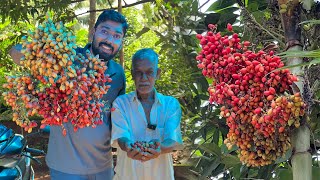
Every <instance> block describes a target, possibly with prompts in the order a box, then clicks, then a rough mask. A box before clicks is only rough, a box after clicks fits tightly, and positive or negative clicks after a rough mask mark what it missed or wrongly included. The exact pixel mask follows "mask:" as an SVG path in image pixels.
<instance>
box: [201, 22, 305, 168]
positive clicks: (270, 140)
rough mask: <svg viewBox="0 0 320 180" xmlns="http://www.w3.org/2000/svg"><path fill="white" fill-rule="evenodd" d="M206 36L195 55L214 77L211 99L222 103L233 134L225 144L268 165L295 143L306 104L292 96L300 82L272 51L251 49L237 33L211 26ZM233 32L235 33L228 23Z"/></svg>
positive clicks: (247, 159) (248, 158)
mask: <svg viewBox="0 0 320 180" xmlns="http://www.w3.org/2000/svg"><path fill="white" fill-rule="evenodd" d="M208 27H209V29H210V31H208V32H207V33H206V35H204V36H202V35H201V34H198V35H197V38H198V39H199V40H200V44H201V47H202V50H201V51H200V53H199V54H198V56H197V57H196V59H197V61H198V67H199V68H200V69H202V73H203V75H204V76H206V77H208V78H212V79H213V83H212V85H211V86H210V87H209V89H208V91H209V94H210V97H209V101H210V102H211V103H216V104H218V105H221V108H220V110H221V113H220V115H221V116H222V117H224V118H226V122H227V125H228V127H229V132H228V134H227V139H225V141H224V143H225V144H226V145H227V147H228V148H229V149H230V148H231V147H232V146H233V145H236V146H238V147H239V149H238V152H239V158H240V160H241V161H242V162H243V163H245V164H246V165H248V166H264V165H268V164H271V163H272V162H273V161H275V160H276V159H277V158H279V157H282V156H283V155H284V154H285V153H286V151H287V150H288V149H289V147H290V146H291V144H290V132H291V131H292V129H293V128H297V127H299V126H300V122H299V119H300V116H303V115H304V106H305V104H304V103H303V100H302V98H301V97H300V93H295V94H293V95H291V94H290V86H291V85H292V83H293V82H295V81H297V77H296V76H294V75H293V74H292V73H291V72H290V71H289V70H288V69H282V70H278V69H279V68H281V67H283V66H284V64H283V63H282V62H281V59H280V57H278V56H276V55H274V53H273V52H272V51H270V52H264V51H259V52H253V51H250V50H249V48H250V42H249V41H244V42H241V39H240V37H239V35H238V34H237V33H233V34H232V35H231V36H227V35H225V36H223V35H221V33H220V32H216V26H215V25H212V24H210V25H209V26H208ZM227 29H228V31H230V32H233V29H232V26H231V25H230V24H228V26H227Z"/></svg>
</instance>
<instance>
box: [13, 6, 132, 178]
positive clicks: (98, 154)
mask: <svg viewBox="0 0 320 180" xmlns="http://www.w3.org/2000/svg"><path fill="white" fill-rule="evenodd" d="M94 28H95V29H94V32H93V41H92V43H89V44H87V45H86V46H85V47H84V48H77V49H76V51H77V53H82V54H84V55H85V53H86V50H90V52H91V53H93V54H94V55H97V54H99V57H100V58H101V59H103V60H104V61H106V62H107V66H108V69H107V71H106V72H105V74H109V75H110V77H111V78H112V82H111V83H109V85H111V88H110V89H109V90H108V93H107V94H105V95H104V96H103V98H102V100H104V101H106V104H105V106H109V107H110V106H111V104H112V102H113V101H114V99H115V98H116V97H117V96H118V95H121V94H124V93H125V74H124V71H123V68H122V67H121V66H120V65H119V64H118V63H116V62H115V61H114V60H113V57H114V56H115V55H116V54H117V53H118V52H119V50H120V49H121V48H122V42H123V39H124V36H125V34H126V31H127V28H128V24H127V21H126V19H125V17H124V16H123V15H121V14H120V13H118V12H116V11H114V10H106V11H104V12H102V14H101V15H100V16H99V17H98V20H97V22H96V24H95V27H94ZM20 50H21V49H20ZM9 54H10V55H11V56H12V58H13V60H14V61H15V62H16V63H17V64H19V63H20V58H21V56H22V54H21V53H20V51H19V46H16V47H15V48H12V49H11V50H10V52H9ZM102 115H103V122H104V123H103V124H102V125H98V126H97V127H96V128H92V127H86V128H81V129H79V130H78V131H77V132H76V133H73V126H72V124H71V123H70V122H69V123H64V127H65V128H66V130H67V131H68V132H70V133H67V135H66V136H65V137H64V136H63V135H62V128H61V127H60V126H51V127H50V137H49V145H48V153H47V156H46V162H47V165H48V166H49V168H50V175H51V179H53V180H64V179H65V180H87V179H97V180H99V179H104V180H111V179H112V177H113V165H112V163H113V158H112V154H111V146H110V138H111V137H110V136H111V132H110V130H111V128H110V127H111V125H110V111H108V112H102Z"/></svg>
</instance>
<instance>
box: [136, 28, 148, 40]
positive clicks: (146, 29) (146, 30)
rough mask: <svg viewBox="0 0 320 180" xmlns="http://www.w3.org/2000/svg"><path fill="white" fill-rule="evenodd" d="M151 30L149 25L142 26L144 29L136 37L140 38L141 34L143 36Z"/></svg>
mask: <svg viewBox="0 0 320 180" xmlns="http://www.w3.org/2000/svg"><path fill="white" fill-rule="evenodd" d="M149 30H150V28H148V27H144V28H142V29H141V30H140V31H139V32H138V33H137V34H136V38H137V39H138V38H139V37H140V36H142V35H143V34H144V33H146V32H148V31H149Z"/></svg>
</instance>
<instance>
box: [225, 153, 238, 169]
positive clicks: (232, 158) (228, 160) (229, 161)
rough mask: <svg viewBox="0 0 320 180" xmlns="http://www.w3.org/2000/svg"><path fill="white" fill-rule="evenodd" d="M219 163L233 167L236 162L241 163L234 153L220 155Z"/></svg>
mask: <svg viewBox="0 0 320 180" xmlns="http://www.w3.org/2000/svg"><path fill="white" fill-rule="evenodd" d="M221 163H223V164H225V165H226V167H227V168H230V167H233V166H234V165H237V164H241V162H240V160H239V158H238V157H237V156H236V155H231V154H227V155H224V156H222V158H221Z"/></svg>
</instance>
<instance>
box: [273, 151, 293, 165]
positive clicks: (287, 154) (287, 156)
mask: <svg viewBox="0 0 320 180" xmlns="http://www.w3.org/2000/svg"><path fill="white" fill-rule="evenodd" d="M291 156H292V148H289V149H288V150H287V152H286V153H285V154H284V156H283V157H279V158H277V159H276V161H275V163H276V164H279V163H282V162H284V161H287V160H288V159H289V158H290V157H291Z"/></svg>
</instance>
